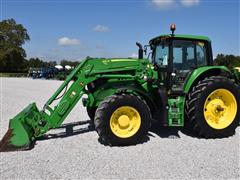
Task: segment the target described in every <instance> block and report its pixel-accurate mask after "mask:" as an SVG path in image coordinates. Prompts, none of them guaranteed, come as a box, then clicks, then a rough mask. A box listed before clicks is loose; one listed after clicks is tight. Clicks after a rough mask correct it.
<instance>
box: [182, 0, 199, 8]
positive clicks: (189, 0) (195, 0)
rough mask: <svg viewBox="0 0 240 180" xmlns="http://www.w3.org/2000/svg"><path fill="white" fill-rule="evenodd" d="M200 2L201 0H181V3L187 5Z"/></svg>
mask: <svg viewBox="0 0 240 180" xmlns="http://www.w3.org/2000/svg"><path fill="white" fill-rule="evenodd" d="M199 3H200V0H181V4H182V5H183V6H186V7H190V6H195V5H198V4H199Z"/></svg>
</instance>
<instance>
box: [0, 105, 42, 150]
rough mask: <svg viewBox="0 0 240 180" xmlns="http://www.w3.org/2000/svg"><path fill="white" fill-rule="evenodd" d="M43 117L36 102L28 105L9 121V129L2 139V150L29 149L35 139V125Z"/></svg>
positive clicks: (0, 144) (0, 142) (0, 146)
mask: <svg viewBox="0 0 240 180" xmlns="http://www.w3.org/2000/svg"><path fill="white" fill-rule="evenodd" d="M40 119H41V113H40V112H39V110H38V109H37V106H36V104H35V103H32V104H30V105H28V106H27V107H26V108H25V109H24V110H23V111H21V112H20V113H19V114H18V115H16V116H15V117H14V118H13V119H11V120H10V122H9V129H8V131H7V133H6V134H5V135H4V137H3V138H2V140H1V141H0V152H6V151H16V150H27V149H29V148H31V146H32V143H33V141H34V135H35V134H36V129H35V128H34V127H36V126H35V124H36V123H37V122H39V120H40Z"/></svg>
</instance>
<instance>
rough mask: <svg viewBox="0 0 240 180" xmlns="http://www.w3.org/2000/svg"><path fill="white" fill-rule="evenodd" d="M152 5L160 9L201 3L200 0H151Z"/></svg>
mask: <svg viewBox="0 0 240 180" xmlns="http://www.w3.org/2000/svg"><path fill="white" fill-rule="evenodd" d="M149 2H150V3H151V5H152V6H154V7H155V8H156V9H160V10H169V9H173V8H176V7H181V6H183V7H191V6H196V5H198V4H199V3H200V0H150V1H149Z"/></svg>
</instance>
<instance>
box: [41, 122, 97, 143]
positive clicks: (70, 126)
mask: <svg viewBox="0 0 240 180" xmlns="http://www.w3.org/2000/svg"><path fill="white" fill-rule="evenodd" d="M86 124H88V126H87V127H80V128H78V129H74V128H75V127H76V126H81V125H86ZM55 129H65V131H63V132H60V133H48V134H45V135H44V136H42V137H39V138H38V139H37V140H38V141H42V140H48V139H56V138H66V137H70V136H75V135H79V134H83V133H87V132H90V131H94V127H93V126H92V124H91V121H90V120H87V121H78V122H73V123H66V124H63V125H61V126H60V127H59V128H55Z"/></svg>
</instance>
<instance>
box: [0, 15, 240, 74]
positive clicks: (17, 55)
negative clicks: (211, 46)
mask: <svg viewBox="0 0 240 180" xmlns="http://www.w3.org/2000/svg"><path fill="white" fill-rule="evenodd" d="M28 41H30V37H29V35H28V33H27V29H26V28H25V27H24V26H23V25H22V24H17V23H16V21H15V20H14V19H7V20H3V21H0V72H27V71H28V69H29V68H30V67H33V68H40V67H53V66H55V65H56V64H57V62H56V61H48V62H47V61H43V60H41V59H39V58H30V59H26V51H25V50H24V49H23V47H22V46H23V45H24V44H25V43H26V42H28ZM78 63H79V62H77V61H68V60H62V61H60V64H61V65H62V66H65V65H69V66H76V65H77V64H78ZM214 63H215V65H224V66H228V67H234V66H239V67H240V56H234V55H224V54H218V55H217V57H216V59H215V61H214Z"/></svg>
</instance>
